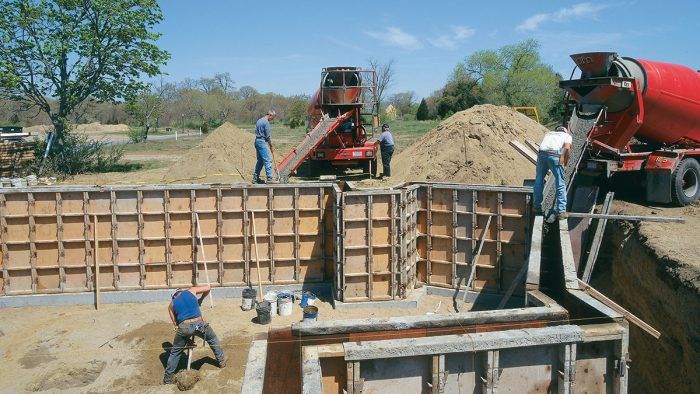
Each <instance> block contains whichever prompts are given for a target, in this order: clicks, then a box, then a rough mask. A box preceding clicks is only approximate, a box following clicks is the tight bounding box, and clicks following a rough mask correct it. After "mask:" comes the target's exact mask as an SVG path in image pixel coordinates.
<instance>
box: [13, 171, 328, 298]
mask: <svg viewBox="0 0 700 394" xmlns="http://www.w3.org/2000/svg"><path fill="white" fill-rule="evenodd" d="M334 188H337V187H336V186H335V185H333V184H322V183H319V184H306V185H279V186H257V185H255V186H251V185H231V186H223V185H217V186H209V185H187V186H145V187H138V186H130V187H107V188H98V187H43V188H31V189H12V190H8V191H3V192H0V226H1V227H2V232H1V233H0V237H1V241H2V246H1V248H2V249H1V252H2V257H1V260H0V261H1V262H2V270H1V273H0V275H1V276H0V278H1V279H2V290H1V291H2V292H1V293H0V294H3V295H14V294H46V293H61V292H82V291H91V290H94V267H95V261H97V264H99V267H100V269H99V272H100V281H99V282H100V289H101V290H128V289H159V288H174V287H181V286H191V285H193V284H202V283H206V282H207V280H206V278H205V272H207V271H208V274H209V281H210V282H211V284H212V285H213V286H244V285H251V284H253V283H255V281H257V273H256V272H251V267H254V266H255V265H254V264H253V265H251V259H252V258H253V254H252V253H251V251H250V248H251V245H252V244H253V242H252V239H253V238H252V237H253V234H252V226H251V223H250V213H251V212H254V213H255V220H256V223H255V224H256V226H255V227H256V234H255V236H256V237H257V240H258V244H259V252H260V266H261V271H262V272H261V273H262V278H263V282H264V283H274V284H286V283H305V282H319V281H323V280H324V279H325V278H326V271H327V270H328V269H327V267H332V262H333V259H332V257H333V254H334V253H335V244H336V243H335V242H334V239H333V237H334V227H335V226H334V225H333V222H332V220H331V221H330V223H327V222H328V219H329V218H332V217H333V216H334V212H333V209H331V208H332V206H333V205H334V196H335V191H334ZM198 228H199V231H201V243H200V240H199V239H198V232H197V229H198ZM96 240H97V245H98V249H97V250H95V241H96ZM200 245H202V246H200ZM204 264H206V270H205V265H204ZM253 270H254V269H253Z"/></svg>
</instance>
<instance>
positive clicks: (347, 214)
mask: <svg viewBox="0 0 700 394" xmlns="http://www.w3.org/2000/svg"><path fill="white" fill-rule="evenodd" d="M344 204H345V205H343V220H352V219H366V218H367V217H368V213H369V212H368V205H367V204H368V203H367V196H356V195H350V196H345V201H344Z"/></svg>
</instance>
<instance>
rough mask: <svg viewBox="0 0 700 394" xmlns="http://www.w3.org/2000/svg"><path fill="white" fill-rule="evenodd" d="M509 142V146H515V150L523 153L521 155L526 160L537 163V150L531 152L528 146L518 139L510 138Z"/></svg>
mask: <svg viewBox="0 0 700 394" xmlns="http://www.w3.org/2000/svg"><path fill="white" fill-rule="evenodd" d="M509 144H510V146H512V147H513V148H515V150H516V151H518V153H520V154H521V155H523V157H525V158H526V159H527V160H529V161H530V163H532V164H535V165H536V164H537V152H533V151H532V150H531V149H530V147H528V146H526V145H524V144H522V143H521V142H519V141H515V140H512V141H510V142H509Z"/></svg>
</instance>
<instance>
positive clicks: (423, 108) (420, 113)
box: [416, 99, 430, 120]
mask: <svg viewBox="0 0 700 394" xmlns="http://www.w3.org/2000/svg"><path fill="white" fill-rule="evenodd" d="M429 118H430V114H429V113H428V104H427V103H426V102H425V99H422V100H421V101H420V104H419V105H418V109H417V110H416V120H428V119H429Z"/></svg>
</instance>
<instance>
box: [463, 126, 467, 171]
mask: <svg viewBox="0 0 700 394" xmlns="http://www.w3.org/2000/svg"><path fill="white" fill-rule="evenodd" d="M462 139H463V140H464V164H467V131H466V130H462Z"/></svg>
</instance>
